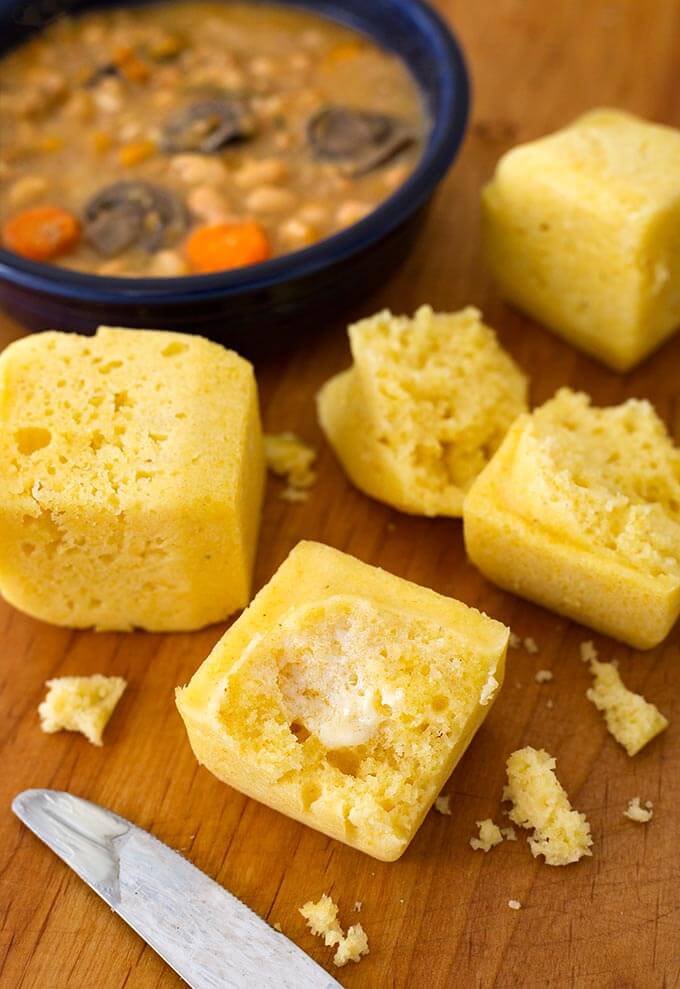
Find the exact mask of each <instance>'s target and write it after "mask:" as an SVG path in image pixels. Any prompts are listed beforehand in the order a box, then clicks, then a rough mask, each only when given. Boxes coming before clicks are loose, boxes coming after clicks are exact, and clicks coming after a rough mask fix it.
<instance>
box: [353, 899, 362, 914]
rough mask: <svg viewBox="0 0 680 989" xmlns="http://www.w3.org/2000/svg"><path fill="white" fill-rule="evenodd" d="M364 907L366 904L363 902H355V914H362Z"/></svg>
mask: <svg viewBox="0 0 680 989" xmlns="http://www.w3.org/2000/svg"><path fill="white" fill-rule="evenodd" d="M363 905H364V904H363V902H362V901H361V900H357V901H356V902H355V904H354V912H355V913H361V908H362V907H363Z"/></svg>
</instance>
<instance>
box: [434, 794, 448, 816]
mask: <svg viewBox="0 0 680 989" xmlns="http://www.w3.org/2000/svg"><path fill="white" fill-rule="evenodd" d="M450 803H451V795H450V794H449V793H447V794H446V795H445V796H443V797H442V796H440V797H437V799H436V800H435V802H434V809H435V810H438V811H439V813H440V814H446V815H447V816H448V817H451V807H450V806H449V805H450Z"/></svg>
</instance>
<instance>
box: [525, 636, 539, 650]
mask: <svg viewBox="0 0 680 989" xmlns="http://www.w3.org/2000/svg"><path fill="white" fill-rule="evenodd" d="M524 648H525V649H526V651H527V652H528V653H531V654H532V655H535V654H536V653H537V652H538V645H537V644H536V639H532V638H531V636H530V635H529V636H527V638H526V639H525V640H524Z"/></svg>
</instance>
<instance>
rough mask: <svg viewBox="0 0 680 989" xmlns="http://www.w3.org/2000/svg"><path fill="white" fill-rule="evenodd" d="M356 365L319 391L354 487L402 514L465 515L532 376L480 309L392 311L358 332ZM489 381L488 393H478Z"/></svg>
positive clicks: (522, 405)
mask: <svg viewBox="0 0 680 989" xmlns="http://www.w3.org/2000/svg"><path fill="white" fill-rule="evenodd" d="M349 338H350V346H351V350H352V357H353V360H354V363H353V365H352V367H351V368H350V369H349V370H347V371H343V372H342V373H341V374H338V375H336V376H335V377H333V378H332V379H331V380H330V381H327V382H326V384H325V385H324V386H323V388H322V389H321V391H320V392H319V395H318V399H317V402H318V410H319V420H320V422H321V426H322V428H323V430H324V432H325V433H326V435H327V436H328V438H329V440H330V442H331V443H332V445H333V447H334V449H335V451H336V453H337V455H338V457H339V458H340V460H341V462H342V464H343V466H344V468H345V470H346V471H347V473H348V475H349V477H350V478H351V480H352V481H353V483H354V484H356V486H357V487H358V488H360V489H361V490H362V491H365V492H366V493H367V494H369V495H371V496H372V497H374V498H377V499H378V500H380V501H383V502H385V503H387V504H388V505H392V506H393V507H395V508H398V509H400V510H402V511H406V512H411V513H413V514H416V515H426V516H435V515H449V516H460V515H461V514H462V509H463V499H464V497H465V493H466V492H467V490H468V488H469V487H470V485H471V484H472V482H473V480H474V479H475V477H476V476H477V475H478V474H479V472H480V471H481V470H482V469H483V468H484V467H485V466H486V464H487V462H488V461H489V459H490V458H491V456H492V455H493V453H494V451H495V450H496V449H497V447H498V446H499V445H500V443H501V441H502V439H503V436H504V435H505V433H506V432H507V430H508V428H509V427H510V425H511V424H512V422H513V420H514V419H515V418H516V416H518V415H519V414H520V413H521V412H524V411H525V410H526V407H527V406H526V394H527V379H526V377H525V375H524V374H523V373H522V372H521V371H520V369H519V368H518V366H517V365H516V364H515V362H514V361H513V359H512V358H511V357H510V355H509V354H508V353H506V351H505V350H503V348H502V347H501V346H500V344H499V343H498V340H497V339H496V335H495V333H494V332H493V330H491V329H490V328H489V327H488V326H485V325H484V323H483V322H482V318H481V313H480V312H479V311H478V310H477V309H474V308H472V307H468V308H466V309H463V310H461V311H460V312H456V313H435V312H433V310H432V308H431V307H430V306H421V307H420V308H419V309H418V310H417V312H416V313H415V314H414V315H413V317H409V316H394V315H392V313H391V312H389V311H388V310H384V311H383V312H380V313H377V314H376V315H375V316H372V317H370V318H369V319H363V320H361V321H360V322H358V323H355V324H354V325H352V326H350V327H349ZM479 382H483V384H484V387H481V388H480V387H478V384H479Z"/></svg>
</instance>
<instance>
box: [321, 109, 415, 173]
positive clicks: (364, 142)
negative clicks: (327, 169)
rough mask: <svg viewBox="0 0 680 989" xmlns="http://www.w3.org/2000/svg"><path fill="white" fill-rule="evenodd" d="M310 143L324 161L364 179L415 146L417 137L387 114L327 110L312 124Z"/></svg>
mask: <svg viewBox="0 0 680 989" xmlns="http://www.w3.org/2000/svg"><path fill="white" fill-rule="evenodd" d="M307 140H308V142H309V144H310V145H311V147H312V149H313V151H314V154H315V156H316V157H317V158H319V159H320V160H321V161H333V162H336V163H337V164H338V165H339V166H340V168H341V170H342V171H343V172H345V174H347V175H363V174H364V172H370V171H371V169H373V168H376V167H377V166H378V165H382V164H384V163H385V162H386V161H388V160H389V159H390V158H393V157H394V155H395V154H397V152H398V151H401V150H402V149H403V148H405V147H406V146H407V145H409V144H412V143H413V141H414V140H415V135H414V133H413V132H412V130H411V129H410V128H409V127H408V126H407V125H406V124H405V123H404V122H403V121H401V120H399V119H398V118H397V117H390V116H388V115H387V114H385V113H371V112H370V111H368V110H355V109H353V108H352V107H346V106H326V107H322V108H321V109H320V110H319V111H318V112H317V113H315V114H314V116H313V117H312V118H311V119H310V120H309V122H308V124H307Z"/></svg>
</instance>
